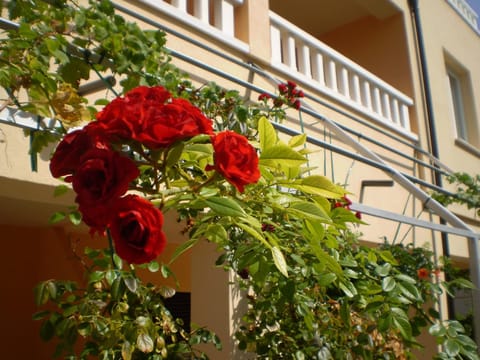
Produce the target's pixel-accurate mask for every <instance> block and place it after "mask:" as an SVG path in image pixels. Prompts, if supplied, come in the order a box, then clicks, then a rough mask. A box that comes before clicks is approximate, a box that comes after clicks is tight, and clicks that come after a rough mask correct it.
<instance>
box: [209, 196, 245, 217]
mask: <svg viewBox="0 0 480 360" xmlns="http://www.w3.org/2000/svg"><path fill="white" fill-rule="evenodd" d="M204 202H205V204H206V205H207V206H208V207H210V208H211V209H212V210H213V211H214V212H216V213H217V214H219V215H223V216H233V217H242V216H245V215H246V214H245V211H244V210H243V209H242V207H241V206H240V205H239V204H238V203H237V202H236V201H235V200H233V199H230V198H227V197H220V196H212V197H209V198H206V199H204Z"/></svg>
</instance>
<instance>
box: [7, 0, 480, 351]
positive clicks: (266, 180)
mask: <svg viewBox="0 0 480 360" xmlns="http://www.w3.org/2000/svg"><path fill="white" fill-rule="evenodd" d="M89 5H90V7H89V8H83V7H82V6H80V5H79V4H77V3H73V4H72V3H70V2H69V1H66V0H61V1H55V2H51V1H50V2H43V1H41V0H28V1H27V0H17V1H11V2H9V3H8V7H9V10H10V14H11V17H12V19H15V18H17V17H18V18H19V21H20V22H21V24H20V29H21V31H18V32H16V31H11V32H9V34H8V36H7V35H6V36H5V38H8V40H5V41H4V42H2V48H1V50H0V51H1V53H2V55H3V57H4V58H5V59H7V60H6V61H4V62H2V64H1V65H0V66H1V70H2V71H1V74H2V76H0V83H1V85H2V86H4V87H5V88H6V89H7V90H8V92H9V94H10V96H11V97H12V99H13V100H14V101H13V102H14V103H16V104H17V105H18V106H19V107H22V109H23V110H27V111H30V112H32V113H34V114H37V115H39V116H46V117H51V118H54V119H56V120H58V121H59V122H60V124H58V123H54V122H52V123H49V124H50V125H47V127H48V126H52V128H48V129H46V131H42V130H37V131H34V132H32V133H31V135H32V139H33V141H32V149H31V150H32V153H33V154H35V153H36V152H37V151H38V150H39V149H40V148H41V147H42V146H44V145H47V144H49V143H50V142H52V141H58V140H59V139H60V138H63V140H61V142H60V144H59V145H58V146H57V148H56V151H55V153H54V155H53V157H52V162H51V166H50V168H51V172H52V175H53V176H56V177H61V176H65V177H66V178H65V180H67V181H69V182H74V187H73V189H74V191H77V192H78V194H77V202H78V205H79V206H78V209H79V211H80V212H81V214H82V219H83V221H84V222H85V223H86V224H87V225H89V226H90V227H91V229H92V232H99V233H100V234H101V235H104V234H105V235H107V236H106V237H107V239H108V240H109V242H108V245H107V246H104V245H103V244H101V242H102V241H104V240H105V237H100V239H99V247H106V249H104V250H98V249H88V248H87V249H86V250H85V252H84V256H83V257H81V256H80V255H78V254H76V255H77V257H78V258H80V260H81V263H82V264H83V265H84V266H85V283H82V284H81V285H77V284H75V283H72V282H70V281H58V280H47V281H44V282H41V283H40V284H39V286H38V287H37V288H36V291H35V299H36V303H37V304H38V305H44V304H47V303H48V305H49V306H48V307H46V308H45V309H44V310H43V311H40V312H39V313H37V314H35V315H34V319H36V320H41V321H42V324H41V331H40V333H41V336H42V338H43V339H45V340H50V339H52V338H54V337H55V338H57V340H59V342H58V346H57V349H56V353H55V355H56V356H64V357H66V358H68V359H74V358H78V357H80V358H81V359H87V358H90V357H98V358H102V359H125V360H131V359H149V360H159V359H174V358H200V359H205V358H207V356H206V355H205V354H203V353H200V354H199V353H198V352H196V351H195V350H194V348H193V346H194V345H196V344H198V343H200V342H211V343H213V344H214V345H215V346H216V347H217V348H218V347H220V346H219V340H218V338H217V337H216V336H214V335H213V334H212V333H210V332H208V331H206V330H204V329H201V328H200V329H198V328H193V331H192V332H190V333H187V332H186V331H185V328H184V327H183V326H182V322H181V321H180V320H175V319H173V317H172V315H171V314H170V312H169V311H168V309H167V307H166V306H165V305H164V303H163V301H164V299H165V297H167V296H169V294H171V293H172V291H171V289H168V288H167V289H165V288H164V287H162V286H153V285H152V284H146V285H145V284H142V282H141V280H140V278H139V275H138V274H137V272H136V270H137V269H138V268H139V267H142V268H145V267H146V268H147V269H148V270H150V271H158V270H160V273H161V274H162V276H164V277H168V276H170V275H171V271H170V269H169V266H168V265H169V264H164V263H162V264H159V263H157V262H156V261H154V260H153V259H155V258H156V256H157V255H158V254H160V253H161V252H162V251H163V249H164V248H165V243H166V241H167V239H166V237H165V234H164V232H163V214H164V213H166V212H168V211H171V212H172V213H175V214H178V222H179V224H180V226H182V225H183V229H182V230H181V231H182V232H183V233H184V234H185V235H187V237H188V239H187V240H186V241H185V242H184V243H182V244H180V245H179V246H178V248H177V249H176V250H175V252H174V254H173V255H172V259H171V260H170V263H171V262H173V261H175V259H177V258H178V257H180V256H181V255H182V254H183V253H185V252H186V251H187V250H189V249H191V248H192V247H194V246H195V245H196V244H197V243H198V242H200V241H205V240H206V241H209V242H211V243H214V244H215V246H216V248H217V250H218V251H219V255H220V256H219V258H218V260H217V261H216V265H218V266H222V267H223V268H224V269H226V270H228V271H232V274H238V275H239V276H237V277H235V278H233V279H232V280H233V282H234V283H235V284H238V285H239V286H240V287H241V288H243V289H244V290H245V294H246V295H245V297H246V299H245V300H246V301H247V302H248V304H249V306H248V308H247V310H246V311H245V312H244V313H243V314H240V315H243V324H242V326H240V328H238V329H237V330H238V331H237V332H236V340H237V344H238V347H239V348H240V349H242V350H245V351H253V352H255V354H256V355H257V357H259V358H265V359H292V358H294V359H297V360H302V359H305V358H309V359H310V358H319V359H328V358H335V359H360V358H361V359H387V358H402V357H409V356H411V349H412V348H413V347H415V346H417V341H416V338H417V336H418V333H419V330H420V329H422V328H424V327H425V326H427V325H428V324H433V326H432V327H431V328H430V332H431V333H432V335H434V336H435V337H436V338H437V339H438V343H439V344H443V345H444V348H445V351H444V352H443V353H441V355H439V356H440V357H441V358H447V357H448V358H456V359H464V358H468V359H478V356H476V353H475V352H476V345H475V344H474V343H473V341H472V340H471V339H469V338H468V337H466V336H465V335H464V334H463V329H462V327H461V326H459V324H457V323H455V322H445V323H443V322H441V321H439V319H438V316H436V315H435V313H427V312H425V311H424V309H423V305H424V304H425V302H430V301H431V302H435V301H436V298H435V297H434V296H433V295H437V294H438V293H439V291H440V290H441V287H440V286H439V285H437V284H433V283H431V282H430V279H422V280H418V279H417V278H416V276H417V273H416V270H417V268H418V264H415V267H412V268H411V270H412V274H413V275H411V276H409V275H408V273H405V271H403V268H402V263H401V262H399V261H397V259H396V258H395V257H394V256H392V251H391V250H388V249H369V248H366V247H363V246H361V245H360V243H359V242H358V241H357V240H358V239H357V235H356V234H353V233H352V232H351V231H350V230H349V227H350V226H351V224H359V223H361V220H360V219H359V218H360V216H356V215H355V214H353V213H352V212H351V211H350V210H349V200H348V198H345V197H344V195H345V193H346V190H345V189H344V188H343V187H341V186H338V185H335V184H333V183H332V182H331V181H330V180H329V179H327V178H325V177H324V176H320V175H315V174H312V175H310V171H312V173H313V171H314V169H311V168H310V167H308V164H307V158H306V154H308V145H307V143H306V140H307V137H306V135H305V134H300V135H298V136H295V137H293V138H291V139H289V140H288V142H287V143H285V142H284V141H282V140H281V139H280V138H279V137H278V136H277V133H276V131H275V128H274V127H273V125H272V122H275V121H281V120H282V119H284V118H285V116H286V113H285V109H286V106H288V107H291V108H294V109H299V108H300V107H301V105H302V104H301V99H302V98H303V96H304V94H303V92H302V91H301V90H299V89H298V88H297V84H295V83H293V82H287V83H286V84H280V85H279V86H278V88H277V89H276V91H277V93H278V94H277V95H273V94H261V95H260V97H259V101H260V104H253V105H251V104H246V103H245V101H244V99H243V98H242V97H241V96H240V95H239V94H238V93H237V92H235V91H231V90H227V89H223V88H221V87H220V86H218V85H215V84H202V85H201V86H200V87H196V86H194V85H193V84H192V83H191V82H189V81H187V80H186V79H184V78H183V77H181V76H180V75H179V72H178V70H177V69H174V67H173V66H172V65H171V64H170V63H169V59H168V53H167V52H166V51H165V48H164V45H165V36H164V34H162V33H161V32H159V31H150V30H146V31H145V30H141V29H140V28H139V26H138V25H137V24H134V23H129V22H127V21H126V20H125V19H123V18H121V17H120V16H118V15H117V14H115V9H114V8H113V6H112V4H110V3H109V1H107V0H102V1H94V0H90V1H89ZM67 29H68V30H67ZM10 40H12V41H10ZM72 46H73V47H74V48H75V49H77V46H80V47H81V49H80V50H79V51H84V52H83V53H82V54H80V55H79V54H78V53H71V49H72ZM26 58H30V59H34V60H35V61H25V59H26ZM105 59H107V60H106V61H103V60H105ZM52 64H55V65H54V66H55V71H52ZM92 70H93V71H92ZM94 73H95V74H96V75H99V76H100V78H101V79H103V80H105V81H104V83H105V84H106V86H107V87H108V91H107V93H108V96H110V94H115V96H116V98H115V99H114V100H112V101H107V100H106V99H100V100H98V101H97V102H96V103H95V104H93V105H91V106H88V105H87V104H88V99H86V98H81V96H80V95H79V94H78V92H77V91H78V85H79V84H81V83H83V80H88V79H89V78H90V76H91V75H92V74H94ZM107 74H108V75H111V74H113V75H114V76H115V77H116V78H117V79H121V80H120V82H119V84H117V86H115V88H113V87H112V86H109V85H108V84H110V85H111V83H109V82H107V81H106V78H105V77H106V75H107ZM158 84H163V85H164V86H158ZM119 89H120V90H119ZM117 91H120V92H121V93H122V94H124V95H123V96H117ZM24 93H27V94H28V100H27V103H26V104H20V103H19V102H18V101H16V102H15V100H17V99H16V97H17V96H19V94H20V95H21V96H22V98H23V95H24ZM68 101H70V102H72V103H71V104H68ZM99 105H106V106H105V107H104V108H103V109H101V111H100V112H98V113H97V111H98V110H99V109H98V106H99ZM70 110H72V111H70ZM95 113H96V114H97V115H96V120H94V121H92V122H90V123H89V124H88V125H86V126H85V127H84V128H83V129H82V130H77V131H73V132H69V129H71V127H72V126H76V125H77V123H78V122H77V121H76V120H79V121H80V120H85V119H84V116H85V114H89V115H90V116H91V118H92V119H94V118H95V116H94V114H95ZM75 117H77V119H75ZM52 124H53V125H52ZM232 131H234V132H232ZM283 138H284V137H282V139H283ZM251 144H254V145H253V146H252V145H251ZM100 154H101V155H100ZM125 159H128V162H127V161H126V160H125ZM132 163H133V164H134V166H132ZM119 167H122V168H123V167H125V168H126V176H125V177H122V174H121V173H120V172H119ZM307 174H308V175H307ZM126 184H127V185H126ZM126 186H127V187H128V190H130V191H132V192H135V193H134V194H133V193H128V192H127V193H125V191H124V190H125V187H126ZM72 214H73V215H74V216H71V215H72ZM57 215H58V214H56V216H55V220H58V219H62V218H64V217H66V216H67V215H66V214H63V217H62V214H60V215H58V216H57ZM68 217H70V219H72V218H73V219H74V220H75V221H77V220H78V218H77V217H76V214H75V211H74V212H73V213H70V214H68ZM122 259H123V260H122ZM125 262H128V263H129V264H125ZM134 265H135V266H134ZM136 265H138V266H136ZM225 286H227V284H225ZM236 311H238V312H239V313H240V312H241V311H242V310H241V309H240V308H238V309H236ZM79 339H81V341H78V340H79ZM225 340H226V339H225Z"/></svg>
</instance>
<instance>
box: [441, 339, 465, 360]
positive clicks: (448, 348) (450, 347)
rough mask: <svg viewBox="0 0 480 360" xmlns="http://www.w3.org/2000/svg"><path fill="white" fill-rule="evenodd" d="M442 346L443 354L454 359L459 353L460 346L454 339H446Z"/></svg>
mask: <svg viewBox="0 0 480 360" xmlns="http://www.w3.org/2000/svg"><path fill="white" fill-rule="evenodd" d="M443 346H444V348H445V352H446V353H447V354H448V356H450V357H452V358H454V357H456V356H457V355H458V354H459V353H460V349H461V347H460V344H459V343H458V342H457V341H456V340H454V339H447V341H445V343H444V344H443Z"/></svg>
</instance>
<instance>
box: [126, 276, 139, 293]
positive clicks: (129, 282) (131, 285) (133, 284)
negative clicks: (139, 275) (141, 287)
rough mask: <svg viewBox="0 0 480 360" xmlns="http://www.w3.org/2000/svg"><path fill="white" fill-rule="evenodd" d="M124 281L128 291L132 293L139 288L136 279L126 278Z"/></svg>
mask: <svg viewBox="0 0 480 360" xmlns="http://www.w3.org/2000/svg"><path fill="white" fill-rule="evenodd" d="M123 281H124V282H125V285H126V286H127V288H128V290H130V291H131V292H132V293H134V292H136V291H137V288H138V281H137V279H136V278H134V277H124V278H123Z"/></svg>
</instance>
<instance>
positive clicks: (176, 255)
mask: <svg viewBox="0 0 480 360" xmlns="http://www.w3.org/2000/svg"><path fill="white" fill-rule="evenodd" d="M199 240H200V237H198V236H196V237H194V238H191V239H189V240H187V241H185V242H184V243H182V244H181V245H180V246H178V247H177V248H176V249H175V251H174V252H173V255H172V258H171V259H170V261H169V264H172V263H173V262H174V261H175V260H177V259H178V258H179V257H180V256H181V255H182V254H183V253H185V252H186V251H187V250H189V249H190V248H192V247H193V246H194V245H195V244H196V243H197V242H198V241H199ZM162 270H163V269H162ZM164 277H165V278H166V277H167V276H164Z"/></svg>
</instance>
